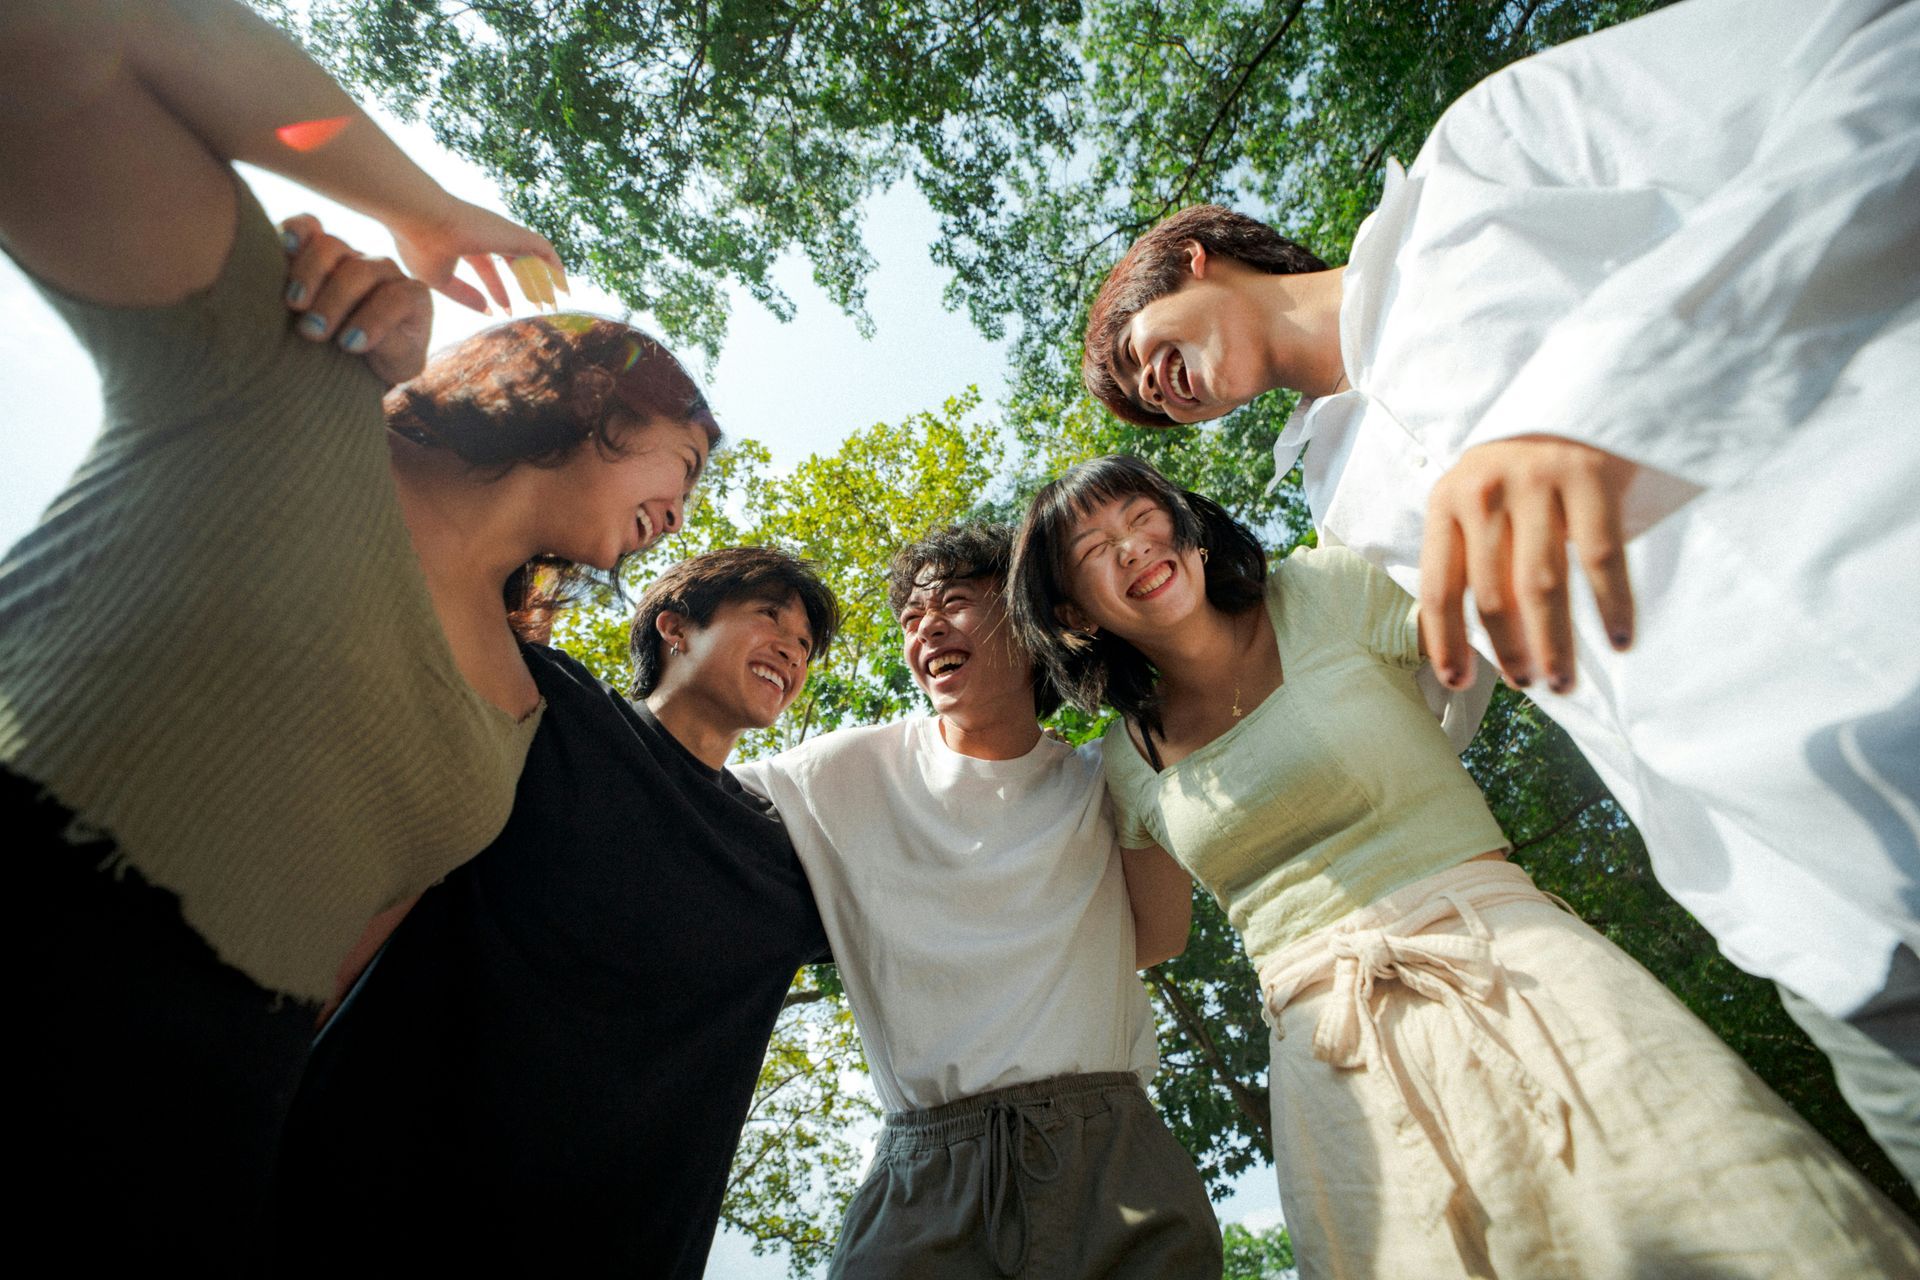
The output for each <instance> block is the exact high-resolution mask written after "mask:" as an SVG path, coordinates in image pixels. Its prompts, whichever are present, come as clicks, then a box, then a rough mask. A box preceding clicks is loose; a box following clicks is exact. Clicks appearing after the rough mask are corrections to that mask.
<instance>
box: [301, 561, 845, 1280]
mask: <svg viewBox="0 0 1920 1280" xmlns="http://www.w3.org/2000/svg"><path fill="white" fill-rule="evenodd" d="M837 622H838V615H837V609H836V607H835V603H834V600H833V597H832V594H831V593H830V592H829V591H828V589H827V588H826V586H825V585H824V584H823V583H822V582H821V581H820V580H819V578H818V577H817V576H816V575H815V574H814V573H813V572H812V570H811V569H810V568H809V567H808V566H807V565H806V564H804V563H803V562H801V561H798V560H796V559H794V558H793V557H791V556H787V555H785V554H784V553H781V552H777V551H772V550H768V549H765V548H752V547H749V548H736V549H733V550H729V551H718V552H713V553H710V554H708V555H704V556H700V557H697V558H695V559H693V560H689V561H686V562H684V563H682V564H680V565H677V566H675V567H674V568H672V569H669V570H668V571H667V572H666V573H665V574H663V575H662V576H661V577H660V578H659V579H657V580H656V581H655V582H654V583H653V585H652V586H651V587H649V588H648V590H647V591H646V593H645V595H644V596H643V598H642V602H641V606H640V610H639V615H638V617H637V618H636V620H635V625H634V656H635V665H636V670H637V672H638V678H637V681H636V688H635V692H636V693H637V694H638V695H639V699H640V700H636V701H632V702H629V701H628V700H627V699H626V698H625V697H622V696H621V695H620V694H619V693H617V692H616V691H614V690H613V689H611V688H609V687H608V686H606V685H605V684H603V683H601V682H600V681H599V680H598V679H596V678H595V677H594V676H593V675H592V674H591V673H590V672H588V671H587V669H586V668H585V667H583V666H581V665H580V664H579V663H578V662H575V661H574V660H573V659H571V658H569V657H567V656H566V655H564V654H562V653H559V652H557V651H555V650H552V649H547V648H543V647H540V646H532V645H529V646H525V652H526V658H527V664H528V666H529V667H530V668H531V669H532V671H533V673H534V677H535V679H536V680H537V681H538V683H539V685H540V691H541V694H542V695H543V696H544V697H545V699H546V704H547V709H546V712H545V717H544V719H543V721H542V723H541V726H540V730H539V733H538V735H537V736H536V737H535V739H534V741H533V745H532V748H531V750H530V751H529V753H528V756H527V764H526V769H525V771H524V773H523V774H522V775H521V779H520V786H519V791H518V794H517V796H516V799H515V803H514V809H513V814H512V816H511V818H510V819H509V820H508V822H507V825H506V828H505V829H504V830H503V831H502V832H501V833H500V836H499V838H498V839H496V840H495V841H494V843H493V844H492V845H491V846H489V847H488V848H487V849H486V850H485V851H483V852H482V853H481V854H480V855H479V856H477V857H475V858H474V859H473V860H472V861H471V862H469V863H468V864H467V865H465V866H463V867H461V868H460V869H459V870H457V871H455V872H454V873H453V874H452V875H449V876H448V877H447V878H446V880H445V881H444V882H442V883H441V884H440V885H438V886H436V887H435V888H433V889H431V890H429V891H428V892H427V893H426V894H425V895H424V896H423V897H422V898H421V899H420V901H419V902H418V904H417V905H415V906H414V908H413V909H412V911H411V912H410V913H409V914H408V916H407V918H406V919H405V921H404V922H403V923H402V924H401V925H400V926H399V928H398V929H397V930H396V931H395V932H394V934H393V936H392V939H391V940H390V941H389V942H388V944H387V946H386V948H385V949H384V951H383V952H382V953H381V955H380V957H379V959H378V960H377V961H376V963H375V964H374V966H373V967H372V968H371V969H370V970H369V971H368V973H367V974H366V975H365V976H364V977H363V978H362V980H361V982H360V984H359V986H358V988H357V989H356V990H355V991H354V992H353V994H352V995H351V996H350V997H349V998H348V1000H347V1001H346V1003H345V1004H344V1005H343V1006H342V1008H341V1010H340V1012H339V1014H338V1015H337V1016H336V1017H335V1018H334V1020H333V1021H332V1023H330V1024H329V1025H328V1027H327V1029H326V1031H325V1033H324V1034H323V1035H322V1036H321V1038H320V1041H319V1043H318V1045H317V1046H316V1048H315V1052H314V1057H313V1061H312V1064H311V1066H310V1068H309V1070H308V1073H307V1076H306V1079H305V1081H304V1082H303V1084H302V1086H301V1091H300V1095H299V1097H298V1098H297V1099H296V1101H295V1103H294V1107H293V1111H292V1115H291V1117H290V1119H289V1122H288V1127H287V1135H286V1139H285V1143H284V1147H283V1153H282V1162H281V1178H280V1187H279V1193H278V1194H279V1204H280V1211H279V1217H280V1222H281V1247H280V1252H281V1258H282V1265H283V1268H284V1269H287V1270H293V1271H301V1272H308V1273H318V1272H322V1271H337V1270H339V1269H340V1268H344V1267H352V1268H355V1269H365V1268H366V1267H367V1266H368V1265H369V1264H373V1265H376V1266H377V1268H378V1269H380V1270H382V1271H385V1270H388V1269H399V1268H402V1267H412V1266H423V1267H431V1268H432V1269H433V1270H434V1271H435V1272H440V1273H452V1272H454V1271H456V1270H457V1269H462V1268H465V1269H475V1268H477V1269H478V1270H479V1271H480V1272H481V1273H483V1274H493V1273H501V1274H512V1273H536V1272H537V1273H544V1274H556V1275H581V1274H604V1273H610V1272H613V1271H624V1272H626V1273H628V1274H635V1275H645V1276H668V1277H685V1278H688V1280H692V1278H694V1277H698V1276H700V1275H701V1273H702V1272H703V1270H704V1268H705V1264H706V1257H707V1252H708V1249H709V1247H710V1246H711V1244H712V1240H713V1233H714V1229H715V1226H716V1224H717V1223H718V1221H719V1217H720V1204H721V1198H722V1195H723V1193H724V1191H725V1188H726V1182H727V1176H728V1170H729V1166H730V1164H731V1160H732V1156H733V1151H734V1147H735V1145H736V1143H737V1141H738V1138H739V1134H740V1129H741V1126H742V1125H743V1124H744V1123H745V1120H746V1116H747V1110H748V1107H749V1105H750V1103H751V1101H752V1095H753V1088H754V1084H755V1081H756V1080H757V1078H758V1075H759V1069H760V1064H761V1061H762V1059H763V1057H764V1056H765V1052H766V1046H767V1041H768V1038H769V1037H770V1036H771V1034H772V1031H773V1026H774V1021H775V1019H776V1017H777V1016H778V1014H779V1011H780V1006H781V1002H782V1000H783V999H784V997H785V995H786V992H787V989H788V987H789V986H790V984H791V983H792V980H793V976H794V972H795V970H796V969H798V968H799V966H801V965H803V964H806V963H809V962H814V961H821V960H825V959H828V958H829V956H828V953H827V942H826V937H825V934H824V933H823V931H822V928H821V924H820V917H819V914H818V912H817V911H816V909H815V907H814V903H813V895H812V892H811V890H810V889H809V887H808V884H807V879H806V876H805V873H804V872H803V871H802V870H801V868H800V864H799V862H798V860H797V859H796V858H795V857H794V854H793V849H792V846H791V845H789V844H788V842H787V839H786V835H785V833H784V831H783V830H782V828H781V826H780V823H779V820H778V818H777V817H776V816H775V815H774V814H773V812H772V810H771V808H770V807H769V806H768V805H767V804H766V803H765V802H763V801H760V800H758V799H757V798H756V797H754V796H752V795H751V794H749V793H746V792H744V791H743V790H742V789H741V787H740V785H739V784H738V783H737V782H735V781H734V779H733V777H732V775H730V774H729V773H728V772H727V771H726V769H725V768H724V767H723V766H724V763H725V761H726V758H727V756H728V754H729V753H730V752H731V751H732V749H733V747H734V744H735V743H736V742H737V741H738V739H739V737H740V735H741V734H742V733H744V732H745V731H746V730H747V729H750V728H761V727H766V726H768V725H771V724H772V723H773V722H774V721H775V720H776V719H778V718H779V716H780V715H781V714H782V713H783V712H784V711H785V710H786V709H787V707H788V706H789V705H790V704H791V703H792V701H793V699H794V697H795V696H796V695H797V694H798V693H799V692H800V688H801V686H802V685H803V684H804V682H805V680H806V676H807V671H808V668H809V665H810V663H811V661H812V659H813V658H814V657H815V656H817V654H818V652H819V650H821V649H823V648H825V646H826V644H827V643H828V641H829V640H830V639H831V637H832V634H833V631H834V629H835V627H836V625H837Z"/></svg>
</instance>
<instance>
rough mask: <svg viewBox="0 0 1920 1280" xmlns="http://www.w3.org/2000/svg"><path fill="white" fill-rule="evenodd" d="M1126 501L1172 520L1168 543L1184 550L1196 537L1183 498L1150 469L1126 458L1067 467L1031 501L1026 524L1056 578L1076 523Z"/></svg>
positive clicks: (1063, 567) (1061, 572)
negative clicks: (1144, 501)
mask: <svg viewBox="0 0 1920 1280" xmlns="http://www.w3.org/2000/svg"><path fill="white" fill-rule="evenodd" d="M1131 498H1151V499H1153V500H1154V501H1155V502H1157V503H1159V504H1160V505H1161V506H1162V507H1163V508H1165V509H1166V512H1167V514H1168V515H1169V516H1171V517H1172V518H1173V538H1174V544H1175V546H1176V547H1178V548H1179V549H1180V550H1182V551H1184V550H1186V549H1187V548H1188V547H1192V546H1197V545H1198V544H1199V543H1200V541H1201V537H1202V531H1201V528H1200V522H1199V520H1198V519H1196V518H1195V516H1194V514H1193V509H1192V508H1191V507H1190V506H1189V505H1188V504H1187V499H1186V495H1185V494H1184V493H1182V492H1181V491H1180V490H1179V489H1178V488H1176V487H1175V486H1174V484H1173V482H1172V481H1170V480H1168V479H1167V478H1166V477H1165V476H1163V475H1161V474H1160V473H1159V471H1157V470H1155V469H1154V468H1153V467H1152V466H1151V465H1149V464H1148V463H1146V462H1143V461H1141V460H1140V459H1139V458H1136V457H1134V456H1132V455H1131V454H1124V453H1121V454H1108V455H1107V456H1106V457H1104V458H1095V459H1093V460H1092V461H1090V462H1082V463H1080V464H1079V465H1078V466H1075V467H1072V468H1070V469H1069V470H1068V471H1067V473H1066V474H1065V475H1063V476H1061V477H1060V478H1059V479H1058V480H1055V481H1054V482H1053V483H1052V484H1050V485H1048V486H1047V487H1046V488H1045V489H1043V490H1042V491H1041V492H1040V493H1039V495H1037V496H1036V497H1035V499H1034V503H1033V510H1032V512H1031V514H1030V515H1029V516H1028V520H1029V521H1030V522H1031V525H1032V527H1033V529H1034V531H1035V533H1036V534H1038V536H1039V537H1040V538H1041V539H1042V540H1043V541H1044V543H1045V544H1046V546H1047V548H1048V550H1049V551H1050V553H1051V554H1050V557H1049V558H1050V560H1051V561H1052V568H1053V573H1054V576H1055V578H1056V579H1062V578H1064V577H1065V574H1066V568H1067V566H1066V552H1067V537H1068V534H1069V532H1070V527H1071V526H1072V524H1073V523H1074V522H1075V521H1077V520H1084V519H1085V518H1086V517H1087V516H1089V515H1091V514H1092V513H1093V512H1094V510H1095V509H1096V508H1098V507H1102V506H1104V505H1106V504H1107V503H1109V502H1125V501H1127V500H1128V499H1131Z"/></svg>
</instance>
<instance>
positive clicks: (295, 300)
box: [287, 280, 307, 307]
mask: <svg viewBox="0 0 1920 1280" xmlns="http://www.w3.org/2000/svg"><path fill="white" fill-rule="evenodd" d="M306 300H307V286H305V285H304V284H301V283H300V282H299V281H298V280H290V281H288V282H287V304H288V305H289V306H295V307H297V306H299V305H300V304H301V303H303V302H305V301H306Z"/></svg>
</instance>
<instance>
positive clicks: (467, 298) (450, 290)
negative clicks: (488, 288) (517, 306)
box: [434, 276, 506, 315]
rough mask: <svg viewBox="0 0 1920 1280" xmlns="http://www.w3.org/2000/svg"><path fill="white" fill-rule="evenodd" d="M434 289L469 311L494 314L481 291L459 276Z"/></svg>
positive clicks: (447, 279)
mask: <svg viewBox="0 0 1920 1280" xmlns="http://www.w3.org/2000/svg"><path fill="white" fill-rule="evenodd" d="M497 280H498V278H497V277H496V283H497ZM434 287H435V288H437V289H439V290H440V292H441V293H442V294H444V295H445V296H446V297H447V298H449V299H451V300H452V301H454V302H457V303H459V304H460V305H461V306H463V307H465V308H467V309H468V310H469V311H478V312H479V313H480V314H482V315H492V314H493V308H491V307H489V306H488V305H487V300H486V298H484V297H482V296H481V293H480V291H479V290H478V289H476V288H474V287H473V286H472V285H470V284H468V283H467V282H466V281H465V280H462V279H461V278H460V277H459V276H448V277H447V278H446V280H445V281H444V282H442V283H440V284H438V285H435V286H434ZM501 305H502V306H505V305H506V304H505V303H502V304H501Z"/></svg>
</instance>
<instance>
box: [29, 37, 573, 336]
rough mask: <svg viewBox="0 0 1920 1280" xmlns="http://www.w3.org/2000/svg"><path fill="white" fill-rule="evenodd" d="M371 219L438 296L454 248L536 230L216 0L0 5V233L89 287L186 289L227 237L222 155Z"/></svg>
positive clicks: (457, 251) (63, 284) (152, 293)
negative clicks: (459, 196)
mask: <svg viewBox="0 0 1920 1280" xmlns="http://www.w3.org/2000/svg"><path fill="white" fill-rule="evenodd" d="M233 160H245V161H248V162H250V163H253V164H257V165H259V166H260V167H262V168H265V169H269V170H271V171H273V172H275V173H279V174H283V175H284V176H286V177H288V178H291V179H294V180H295V181H298V182H301V183H303V184H305V185H307V186H309V187H311V188H312V189H313V190H315V191H318V192H321V193H322V194H325V195H328V196H331V197H333V198H334V199H336V200H339V201H340V202H341V203H342V204H345V205H348V206H349V207H351V208H354V209H358V210H360V211H361V212H364V213H367V214H369V215H371V216H373V217H376V218H378V219H380V220H381V221H382V222H383V223H385V224H386V225H387V227H388V228H389V229H390V230H392V231H393V233H394V238H395V242H396V244H397V245H398V247H399V250H400V259H401V261H402V262H403V263H404V264H405V265H406V266H407V268H408V269H409V270H410V271H412V272H413V273H414V274H415V275H417V276H419V277H420V278H421V279H423V280H425V281H426V282H427V283H428V284H430V285H432V286H434V287H435V288H438V289H441V290H442V291H443V292H445V293H447V294H448V296H450V297H452V298H454V299H455V300H456V301H460V302H465V303H467V304H468V305H472V306H476V307H478V306H482V305H484V303H483V300H482V298H481V296H480V294H479V293H478V292H477V291H476V290H475V289H474V288H473V287H472V286H471V285H468V284H465V283H463V282H461V281H459V280H456V279H455V278H454V275H453V271H454V268H455V266H456V265H457V264H458V263H459V262H460V261H461V260H462V259H463V258H465V259H467V260H468V261H469V263H470V265H473V266H474V267H475V269H476V270H478V271H479V272H480V274H481V276H482V278H483V279H484V280H486V282H487V283H488V285H489V288H490V291H491V292H492V293H493V294H494V297H495V299H496V301H498V302H500V303H501V304H502V305H505V303H506V293H505V290H504V288H503V287H502V286H501V285H500V281H499V275H498V272H497V270H496V269H495V268H494V267H493V265H492V264H491V262H490V261H488V260H487V259H486V257H485V255H487V254H503V255H522V254H532V255H536V256H538V257H540V258H541V259H543V260H545V261H547V262H548V263H550V264H551V265H552V266H553V267H554V268H555V269H556V270H557V269H558V267H559V259H558V258H557V257H555V256H554V253H553V249H552V247H551V246H550V245H548V244H547V242H546V241H545V240H544V239H542V238H541V237H539V236H537V235H534V234H533V233H532V232H530V231H526V230H524V229H522V228H520V227H517V226H515V225H514V224H513V223H511V222H508V221H507V220H506V219H504V218H500V217H497V216H496V215H494V214H491V213H487V212H486V211H484V210H481V209H478V208H475V207H474V206H472V205H469V204H466V203H465V202H464V201H460V200H456V199H454V198H453V197H452V196H450V195H448V194H447V193H446V192H445V191H444V190H442V189H441V187H440V186H439V184H438V183H436V182H435V181H434V180H433V179H432V178H431V177H429V176H428V175H427V174H426V173H425V172H424V171H423V170H421V169H420V167H419V166H418V165H416V164H414V163H413V161H411V160H410V159H408V158H407V157H406V155H405V154H404V153H402V152H401V151H400V149H399V148H398V147H397V146H395V145H394V143H393V142H392V140H391V139H389V138H388V137H387V136H386V135H385V134H383V133H381V132H380V130H379V128H378V127H377V126H375V125H374V124H373V123H372V122H371V121H370V120H369V119H368V118H367V116H366V114H365V113H364V112H363V111H361V110H360V108H359V107H358V106H357V105H355V103H354V102H353V100H352V99H350V98H349V97H347V95H346V93H345V92H344V91H342V90H341V88H340V87H339V86H338V85H337V84H335V83H334V82H333V81H332V80H331V79H330V78H329V77H328V76H327V74H326V73H325V72H324V71H322V70H321V69H320V68H319V67H318V66H316V65H314V63H313V62H312V61H311V60H309V59H308V58H307V56H306V55H305V54H304V53H302V52H301V51H300V50H299V49H298V48H297V47H296V46H295V45H294V44H293V43H292V42H291V41H290V40H288V39H287V38H286V37H285V36H283V35H281V34H280V32H278V31H277V30H275V29H274V28H273V27H272V26H271V25H269V24H268V23H266V22H265V21H263V20H262V19H260V18H259V17H257V16H256V15H255V14H253V13H252V12H251V11H250V10H248V9H246V8H245V7H244V6H242V5H240V4H238V3H235V2H234V0H17V2H15V3H9V4H7V5H6V6H4V7H0V239H4V240H5V242H6V244H7V246H8V248H9V249H10V250H11V251H12V252H13V253H14V254H15V255H16V256H17V257H18V258H19V259H20V260H21V262H22V263H23V264H24V265H25V266H27V267H28V268H29V269H30V270H32V271H34V272H35V273H37V274H39V275H40V276H41V277H42V278H44V279H46V280H48V281H49V282H50V283H52V284H54V285H55V286H57V287H59V288H61V289H64V290H67V291H68V292H71V293H74V294H77V295H79V296H81V297H85V298H89V299H92V300H94V301H97V302H103V303H108V304H112V305H123V306H156V305H164V304H167V303H171V302H175V301H178V300H180V299H181V298H183V297H185V296H187V295H188V294H190V293H192V292H193V291H195V290H197V289H200V288H204V287H205V286H206V285H208V284H209V283H211V282H212V280H213V279H214V277H215V276H216V275H217V274H218V272H219V269H220V266H221V264H222V263H223V262H224V261H225V259H226V256H227V251H228V249H229V247H230V246H231V245H232V242H233V232H234V198H233V187H232V178H231V176H230V175H229V173H228V172H227V169H226V166H227V163H228V162H229V161H233Z"/></svg>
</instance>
